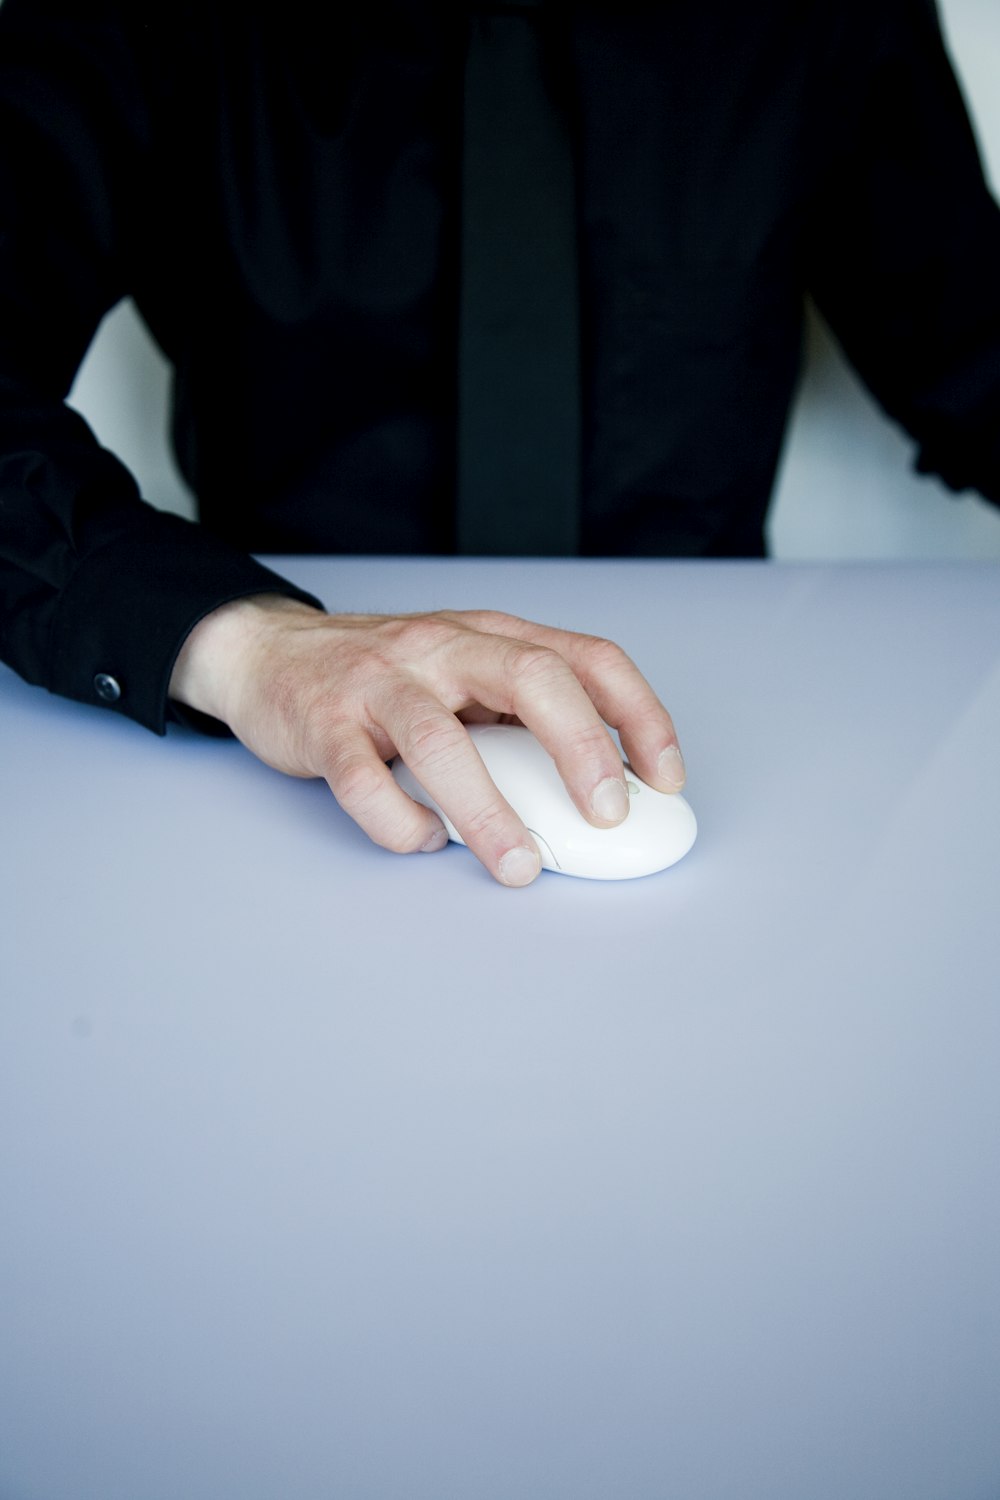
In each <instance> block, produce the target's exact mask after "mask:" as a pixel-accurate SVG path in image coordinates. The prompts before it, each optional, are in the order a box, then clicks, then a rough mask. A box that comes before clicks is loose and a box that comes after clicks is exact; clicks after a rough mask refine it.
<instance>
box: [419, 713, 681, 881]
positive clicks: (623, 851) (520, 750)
mask: <svg viewBox="0 0 1000 1500" xmlns="http://www.w3.org/2000/svg"><path fill="white" fill-rule="evenodd" d="M469 736H470V738H471V739H472V741H473V743H474V744H475V746H476V749H477V750H478V751H479V754H480V755H481V756H482V758H483V762H484V764H485V766H486V769H487V770H488V771H489V773H490V776H491V777H492V779H493V781H494V783H495V784H496V786H497V788H498V790H499V791H500V792H501V793H502V794H503V796H504V797H506V799H507V801H508V802H509V803H510V805H511V807H513V808H514V810H515V812H517V813H518V814H519V815H520V817H521V819H522V820H523V822H524V824H525V825H526V827H527V828H528V829H529V830H530V832H531V834H532V835H533V837H534V839H535V842H536V843H537V844H538V849H539V852H540V854H541V856H542V868H543V869H545V870H557V871H558V872H559V873H560V874H562V875H580V876H583V877H584V878H585V879H588V880H630V879H632V878H633V877H634V876H636V875H652V874H654V873H655V872H656V871H657V870H665V869H666V868H667V866H668V865H672V864H676V862H677V860H679V859H681V858H682V857H683V855H685V854H686V853H687V852H688V850H689V849H690V848H691V845H692V844H693V843H694V840H695V835H696V833H697V831H698V825H697V823H696V822H695V817H694V813H693V812H692V811H691V808H690V806H689V805H688V803H687V802H685V800H684V798H683V797H681V796H679V795H678V794H677V793H676V792H673V793H666V792H657V791H655V790H654V789H653V788H652V787H651V786H648V785H647V784H646V782H644V781H640V779H639V777H638V776H637V775H636V774H635V772H634V771H633V770H632V768H631V766H630V765H629V764H628V762H627V761H626V763H625V779H626V784H627V786H628V790H629V804H630V805H629V814H628V817H627V818H626V819H625V821H624V823H619V824H618V826H617V827H616V828H594V827H593V826H592V825H591V824H590V823H588V822H587V820H586V818H585V817H584V816H583V815H582V813H580V812H578V811H577V809H576V807H575V806H574V804H573V802H572V801H571V799H570V795H569V793H568V792H567V790H566V788H565V786H564V785H563V782H562V778H561V777H560V775H559V772H558V771H557V770H556V765H555V761H554V760H553V759H552V757H551V756H550V755H549V753H548V751H547V750H546V749H545V747H544V746H543V745H542V744H540V743H539V741H538V740H536V739H535V736H534V735H533V734H532V733H531V732H530V730H528V729H524V728H522V727H521V726H520V725H514V724H472V725H470V726H469ZM392 774H393V776H394V777H395V779H396V781H397V782H398V783H399V785H400V786H401V787H402V788H403V791H404V792H407V793H409V795H410V796H411V797H412V798H413V799H414V801H416V802H420V803H422V804H423V806H424V807H430V808H432V809H433V810H434V812H436V813H437V814H438V816H439V817H440V819H441V821H442V822H443V823H444V826H445V827H446V828H447V830H448V837H449V838H450V839H453V840H454V841H455V843H457V844H464V843H465V840H464V839H463V838H462V837H461V835H460V834H459V832H458V830H457V829H456V828H455V827H454V825H453V824H452V822H451V821H450V819H449V818H447V817H446V816H445V814H444V813H443V812H442V811H441V809H440V807H438V805H437V803H436V802H435V801H434V799H433V798H432V797H430V796H428V794H427V792H425V791H424V789H423V787H422V786H421V785H420V783H419V782H418V781H417V778H416V777H415V776H414V774H413V772H412V771H411V770H410V768H409V766H407V765H404V763H403V762H402V761H401V760H400V759H399V758H398V757H397V758H396V760H394V761H393V763H392Z"/></svg>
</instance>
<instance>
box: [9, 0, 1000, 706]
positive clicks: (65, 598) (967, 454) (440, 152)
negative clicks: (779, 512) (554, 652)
mask: <svg viewBox="0 0 1000 1500" xmlns="http://www.w3.org/2000/svg"><path fill="white" fill-rule="evenodd" d="M548 9H549V11H550V13H551V18H552V25H551V28H550V29H551V35H552V41H551V46H552V47H553V48H554V58H555V63H556V65H557V66H558V68H559V69H560V70H561V76H562V78H563V81H564V84H565V89H564V96H565V98H566V101H567V105H566V107H567V110H568V111H569V117H570V126H571V130H572V136H573V144H574V152H575V157H576V164H577V174H578V193H579V197H578V219H579V232H580V245H581V277H582V306H581V319H582V324H581V334H582V356H583V403H584V404H583V417H584V421H583V430H584V451H583V454H582V499H581V523H580V536H581V544H580V545H581V550H582V551H583V552H584V553H585V554H588V555H617V556H621V555H634V554H643V555H652V556H655V555H692V556H697V555H701V556H707V555H754V554H758V555H759V554H760V553H761V552H762V551H763V521H764V515H765V511H766V506H767V502H768V497H769V494H770V490H771V485H772V481H773V478H774V473H775V468H776V464H777V460H778V456H779V452H780V447H781V442H782V437H783V432H784V426H785V421H786V417H787V412H788V406H789V401H790V397H791V394H792V391H793V387H794V383H795V379H796V375H797V371H798V364H799V353H800V339H801V317H802V304H803V298H804V296H805V294H806V293H807V292H810V293H812V295H814V296H815V298H816V300H817V302H818V303H819V305H820V307H821V309H822V310H823V312H824V313H825V315H826V317H827V319H828V320H829V322H830V324H831V325H832V327H833V329H834V331H835V333H836V334H837V335H838V337H839V338H840V340H841V341H842V343H843V345H844V346H845V348H846V351H847V353H848V355H849V357H850V358H851V359H852V361H853V362H854V364H855V365H856V367H857V368H858V369H859V371H860V372H861V374H862V376H863V377H864V379H865V380H866V381H867V382H868V384H869V385H870V387H871V388H872V390H873V391H874V392H875V394H876V395H877V397H878V398H879V399H880V401H881V402H882V403H883V404H884V406H885V407H886V408H887V409H888V411H889V412H890V413H891V414H892V415H893V416H894V417H896V418H897V419H898V420H899V421H900V422H901V423H902V424H903V425H904V426H905V427H906V428H907V429H908V430H909V431H910V432H911V433H912V434H913V436H914V437H915V438H916V439H917V441H918V443H919V445H920V452H919V459H918V462H919V465H920V466H921V467H922V468H925V469H928V470H933V471H935V472H937V473H938V474H940V475H941V476H942V477H943V478H944V480H945V481H946V482H947V483H948V484H950V485H952V486H953V487H956V488H962V487H966V486H970V485H971V486H974V487H976V488H978V489H979V490H980V491H981V492H982V493H983V494H984V495H986V496H987V497H988V498H990V499H992V500H994V501H998V502H1000V274H998V272H1000V214H998V212H997V209H996V206H995V205H994V203H993V202H992V200H991V198H990V196H989V194H988V192H987V191H986V188H985V186H984V184H983V180H982V174H981V169H980V166H979V162H978V158H977V155H976V150H975V145H974V142H973V139H972V135H971V132H970V129H969V125H968V121H967V119H966V116H965V113H964V110H963V106H962V102H961V98H960V95H959V92H958V89H957V87H956V84H955V81H954V79H953V76H952V74H951V72H950V69H949V66H948V63H947V60H946V58H945V55H944V51H943V48H942V44H941V38H940V34H939V31H938V27H937V21H936V17H935V14H934V10H933V5H932V3H931V0H761V3H760V4H757V5H753V6H747V5H745V4H743V3H736V0H668V3H661V4H641V3H634V4H628V3H623V0H616V3H614V4H612V3H606V4H601V3H590V4H569V3H557V0H553V3H551V4H550V5H549V7H548ZM340 14H341V12H339V11H337V12H334V13H330V12H329V11H317V10H316V9H315V8H307V7H306V6H305V5H304V4H303V3H301V0H286V3H285V4H284V5H282V6H280V7H275V6H274V5H271V4H269V5H267V6H264V5H259V4H247V5H246V6H244V7H242V8H239V9H233V10H230V9H229V8H228V7H223V6H222V5H220V4H216V3H209V0H201V3H198V4H190V5H189V4H181V3H175V4H172V5H170V6H168V7H163V6H161V7H153V6H146V5H143V4H141V3H138V0H129V3H122V4H112V3H106V4H101V3H75V4H70V3H64V4H59V3H56V0H5V3H4V4H3V6H2V10H0V589H2V597H3V617H2V622H0V654H2V655H3V657H4V659H5V660H7V661H9V662H10V663H11V664H12V665H13V666H14V667H15V668H16V669H17V670H18V671H19V672H21V673H22V674H23V675H24V676H25V677H27V678H28V679H30V680H32V681H36V682H40V683H42V684H44V685H46V686H48V687H49V688H51V689H52V690H54V691H57V692H61V693H65V694H67V695H69V696H71V697H76V698H81V699H84V700H88V701H94V699H95V690H94V686H93V684H94V678H95V675H97V674H99V673H101V672H105V673H110V674H112V675H113V676H115V678H116V679H117V680H118V681H119V682H120V683H121V685H122V688H123V692H122V696H121V698H120V699H119V700H118V701H117V702H116V703H115V704H114V707H115V708H116V709H117V710H118V711H121V712H125V713H128V714H130V715H132V716H133V717H135V718H137V719H139V720H140V721H142V722H144V723H146V724H149V725H150V726H151V727H153V728H162V724H163V719H164V712H165V694H166V685H167V682H168V680H169V673H170V669H171V666H172V663H173V660H174V657H175V655H176V652H177V650H178V649H179V645H180V643H181V641H182V640H183V637H184V635H185V634H186V632H187V630H189V629H190V627H191V626H192V625H193V624H194V623H195V621H196V620H197V619H198V618H200V617H201V616H202V615H203V614H204V613H206V612H207V611H208V610H209V609H211V608H213V607H214V606H215V605H217V604H219V603H222V602H223V601H224V600H226V599H228V598H233V597H236V596H238V595H241V594H246V593H249V592H255V591H258V590H260V589H261V588H268V587H285V586H283V585H280V584H279V583H278V582H277V580H275V579H274V577H273V575H271V574H269V573H267V572H265V571H264V570H262V569H260V568H259V566H258V565H257V564H256V563H254V562H252V561H251V560H250V559H249V557H248V556H247V553H248V552H249V551H250V550H255V551H261V552H264V551H266V552H281V551H286V552H298V551H327V552H342V553H349V552H363V553H390V552H391V553H415V554H419V553H447V552H450V551H453V550H454V531H455V520H454V470H455V464H454V444H455V436H454V435H455V326H456V307H457V280H458V265H457V253H456V246H457V244H458V182H459V151H460V129H459V121H460V118H461V112H460V105H461V81H462V65H463V48H464V41H465V27H466V22H465V15H466V12H464V11H463V8H462V7H456V6H448V5H445V4H444V3H440V4H431V3H419V0H411V3H404V0H397V3H379V0H371V3H369V4H367V5H365V6H359V7H350V8H348V7H345V8H344V11H343V15H344V17H345V18H344V19H338V17H339V15H340ZM126 294H131V295H132V296H133V297H134V299H135V301H136V303H137V305H138V307H139V309H140V311H141V313H142V315H143V317H144V318H145V320H146V322H147V323H148V325H149V328H150V329H151V331H152V334H153V336H154V338H155V339H156V340H157V342H158V343H159V345H160V346H161V348H162V349H163V350H164V352H165V354H166V355H167V357H168V358H169V359H170V361H171V362H172V364H173V366H174V369H175V372H176V379H175V405H174V436H175V441H176V446H177V451H178V457H179V461H180V464H181V467H182V469H183V471H184V473H185V475H186V477H187V479H188V480H189V482H190V483H191V485H192V488H193V489H194V491H195V493H196V495H197V497H198V501H199V506H200V515H201V525H199V526H193V525H191V524H190V523H186V522H182V521H180V520H178V519H177V518H174V517H170V516H165V515H162V514H160V513H158V512H155V511H153V510H152V509H151V508H150V507H148V506H146V505H144V504H143V503H142V502H141V501H140V498H139V496H138V494H137V491H136V488H135V485H134V482H133V481H132V479H131V477H130V476H129V475H128V474H127V473H126V471H125V470H124V469H123V468H122V466H121V465H120V464H119V463H118V462H117V460H115V459H114V458H113V457H112V456H111V455H110V454H108V453H107V452H105V451H103V450H102V449H100V448H99V447H98V445H97V444H96V442H95V441H94V440H93V438H92V436H91V434H90V433H89V431H88V430H87V429H86V427H85V424H84V423H83V422H82V421H81V419H80V418H79V417H77V416H76V415H75V414H74V413H72V412H71V411H70V410H68V409H67V408H66V407H65V406H64V404H63V402H64V398H65V396H66V393H67V391H68V390H69V388H70V385H71V383H72V380H73V377H74V374H75V372H76V369H77V367H78V365H79V362H80V360H81V359H82V357H83V354H84V352H85V350H86V348H87V345H88V343H89V341H90V339H91V337H92V335H93V333H94V330H95V329H96V327H97V325H98V323H99V321H100V319H101V317H102V316H103V314H104V313H105V312H106V311H107V310H108V309H109V308H110V307H111V306H113V305H114V303H115V302H116V301H117V300H118V299H119V298H121V297H122V296H123V295H126ZM151 498H152V499H153V500H155V496H153V497H151ZM289 591H290V592H294V591H292V590H289Z"/></svg>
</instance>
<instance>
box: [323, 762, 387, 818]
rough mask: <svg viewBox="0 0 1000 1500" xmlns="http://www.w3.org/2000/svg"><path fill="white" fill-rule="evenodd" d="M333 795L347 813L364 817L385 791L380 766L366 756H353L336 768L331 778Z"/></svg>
mask: <svg viewBox="0 0 1000 1500" xmlns="http://www.w3.org/2000/svg"><path fill="white" fill-rule="evenodd" d="M329 782H330V786H331V788H332V790H333V795H334V796H335V797H336V799H337V801H338V802H339V803H340V805H341V807H342V808H343V809H344V811H345V812H347V813H350V814H351V816H352V817H358V816H361V817H363V816H364V814H365V812H366V811H367V810H368V809H369V808H371V806H372V804H373V803H374V802H375V801H376V800H377V798H378V796H379V793H380V792H382V791H384V789H385V779H384V777H383V775H382V773H381V770H380V768H379V766H378V765H376V764H375V763H374V762H373V761H372V760H370V759H369V758H368V757H366V756H360V755H357V756H351V757H350V758H349V759H348V760H345V761H343V762H341V764H340V765H338V766H335V767H334V768H333V770H332V771H331V773H330V776H329Z"/></svg>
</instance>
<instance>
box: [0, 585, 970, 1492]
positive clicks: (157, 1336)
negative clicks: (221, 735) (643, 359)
mask: <svg viewBox="0 0 1000 1500" xmlns="http://www.w3.org/2000/svg"><path fill="white" fill-rule="evenodd" d="M283 566H284V567H285V568H286V571H288V572H289V573H291V574H293V575H294V576H295V577H296V578H298V579H300V580H301V581H302V582H303V583H305V584H306V585H307V586H308V587H310V588H313V589H315V590H316V591H317V592H319V593H321V594H322V595H323V596H324V597H325V598H326V600H327V602H328V603H329V604H330V606H331V607H343V608H350V609H366V608H368V609H383V608H402V609H418V608H423V607H437V606H443V605H452V606H455V607H462V606H467V605H491V604H492V605H497V606H502V607H505V608H510V609H513V610H517V611H519V612H521V613H524V614H528V615H533V616H535V617H537V618H544V619H546V620H550V621H552V622H554V623H561V624H565V625H567V626H570V627H576V628H586V629H592V630H596V631H600V632H602V633H605V634H609V635H612V636H613V637H615V638H616V639H618V640H619V641H620V642H621V643H622V644H623V645H625V646H626V648H627V649H629V650H630V651H631V653H632V654H633V655H634V656H635V657H636V659H637V660H638V661H639V662H640V664H641V665H642V666H643V668H644V670H645V671H646V673H647V675H648V676H650V677H651V679H652V680H653V681H654V683H655V685H656V686H657V688H658V689H659V690H660V691H661V693H662V695H663V697H664V699H665V700H666V701H667V703H668V704H669V705H670V707H671V709H672V710H673V711H674V713H675V716H676V719H677V722H678V726H679V729H680V733H681V738H682V743H683V745H684V749H685V754H686V756H687V760H688V765H689V771H690V780H689V795H690V800H691V802H692V804H693V806H694V807H695V809H696V811H697V813H698V817H699V821H700V828H701V832H700V837H699V841H698V843H697V845H696V846H695V849H694V850H693V851H692V853H691V854H690V855H689V856H688V857H687V858H686V859H685V860H684V861H682V863H681V864H679V865H678V866H676V867H675V868H674V869H672V870H669V871H667V872H665V873H664V874H662V875H659V876H653V877H650V878H648V879H647V880H644V881H639V882H625V883H622V884H601V883H590V882H585V881H574V880H570V879H567V878H565V877H561V876H556V875H544V874H543V875H542V877H541V878H540V880H539V882H538V883H537V885H536V886H534V887H533V888H531V889H529V890H527V891H507V890H503V889H501V888H500V887H499V886H496V885H495V884H494V883H493V882H492V881H491V880H490V879H489V877H488V876H487V875H486V874H485V873H484V872H483V871H481V870H480V868H479V866H478V865H477V864H476V863H475V861H474V860H473V858H472V856H471V855H469V854H468V853H467V852H466V851H464V850H460V849H457V848H449V849H448V850H447V851H446V852H444V853H442V854H439V855H436V856H434V857H426V856H425V857H420V858H413V859H401V858H398V857H396V856H393V855H389V854H386V853H384V852H382V851H380V850H378V849H376V848H375V847H374V846H371V845H369V844H368V843H367V841H366V840H365V838H364V836H363V835H362V834H361V833H360V832H358V831H357V830H356V829H355V828H354V826H353V825H352V824H351V823H350V822H349V821H348V820H347V819H346V818H345V817H344V816H343V814H341V813H340V811H339V810H338V808H337V807H336V805H335V804H334V803H333V801H332V799H331V798H330V797H329V794H328V793H327V791H326V789H325V787H323V786H322V785H320V784H316V783H305V782H298V781H293V780H288V779H285V778H283V777H281V776H279V775H277V774H276V773H273V772H270V771H268V770H267V769H266V768H264V767H263V766H261V765H259V764H257V763H256V762H255V761H254V760H252V758H251V757H250V756H249V755H248V754H247V753H246V752H245V751H243V750H242V749H241V748H240V747H239V746H238V745H236V744H235V743H230V742H216V741H209V740H204V739H199V738H198V737H196V736H194V735H192V734H189V733H186V732H184V731H172V732H171V734H170V735H169V736H168V739H167V741H166V742H165V743H164V742H161V741H158V740H156V739H155V738H154V737H153V736H151V735H148V734H146V733H145V732H143V731H142V730H139V729H137V728H135V727H134V726H132V725H130V724H128V723H126V722H123V721H121V720H119V719H116V718H115V717H113V716H112V715H110V714H109V713H107V712H105V711H103V710H101V709H99V708H94V709H89V708H80V707H74V706H72V705H69V704H65V703H61V702H59V701H56V700H54V699H52V698H49V697H48V696H47V695H45V694H43V693H40V692H38V691H37V690H35V689H29V688H27V687H25V686H24V685H23V684H21V683H20V682H19V681H18V680H17V679H16V678H14V677H13V676H12V675H11V674H9V673H6V672H0V744H2V771H0V820H2V821H0V827H2V829H3V852H2V857H0V880H2V892H0V894H2V905H0V983H2V994H3V1001H2V1005H0V1211H2V1216H3V1225H2V1231H0V1495H2V1496H3V1500H180V1497H184V1500H228V1497H234V1500H237V1497H238V1500H320V1497H322V1500H326V1497H336V1500H340V1497H344V1500H396V1497H398V1500H416V1497H421V1500H423V1497H426V1500H452V1497H454V1500H494V1497H495V1500H511V1497H515V1496H525V1497H530V1500H563V1497H566V1500H588V1497H594V1500H598V1497H600V1500H606V1497H612V1496H614V1497H619V1496H621V1497H624V1500H673V1497H677V1500H757V1497H759V1500H785V1497H787V1500H825V1497H830V1500H845V1497H851V1500H853V1497H865V1500H868V1497H871V1500H882V1497H896V1496H899V1497H905V1500H923V1497H927V1500H992V1497H995V1496H996V1495H997V1494H998V1493H1000V1489H998V1487H1000V1193H998V1188H1000V1181H998V1178H1000V1068H998V1062H1000V962H998V947H1000V944H998V937H997V932H998V908H1000V900H998V897H1000V776H998V769H1000V568H998V567H996V566H992V565H990V566H987V565H984V566H982V567H976V566H975V565H964V566H963V565H960V566H945V567H941V568H940V569H935V568H933V567H930V568H928V567H923V566H914V567H904V568H882V567H876V566H864V567H852V568H836V567H831V568H826V569H823V568H803V567H800V568H792V567H775V566H767V565H754V564H749V565H741V564H719V565H712V564H696V565H683V564H660V563H626V564H579V563H552V564H543V563H531V564H514V565H509V564H499V563H444V562H432V563H420V564H416V563H406V562H388V563H387V562H384V561H382V562H368V561H353V562H347V563H342V562H335V561H329V560H321V559H313V560H309V561H304V562H296V563H293V564H289V563H288V562H287V561H286V562H285V563H284V564H283Z"/></svg>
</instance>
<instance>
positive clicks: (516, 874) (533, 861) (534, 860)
mask: <svg viewBox="0 0 1000 1500" xmlns="http://www.w3.org/2000/svg"><path fill="white" fill-rule="evenodd" d="M541 868H542V861H541V857H540V856H539V853H538V850H537V849H527V848H525V846H524V845H523V844H519V845H518V847H517V848H516V849H508V850H507V853H506V854H505V855H504V856H503V859H501V861H500V879H501V880H502V881H503V883H504V885H528V884H529V883H530V882H531V881H532V880H534V878H535V876H536V875H537V874H538V872H539V870H540V869H541Z"/></svg>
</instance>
